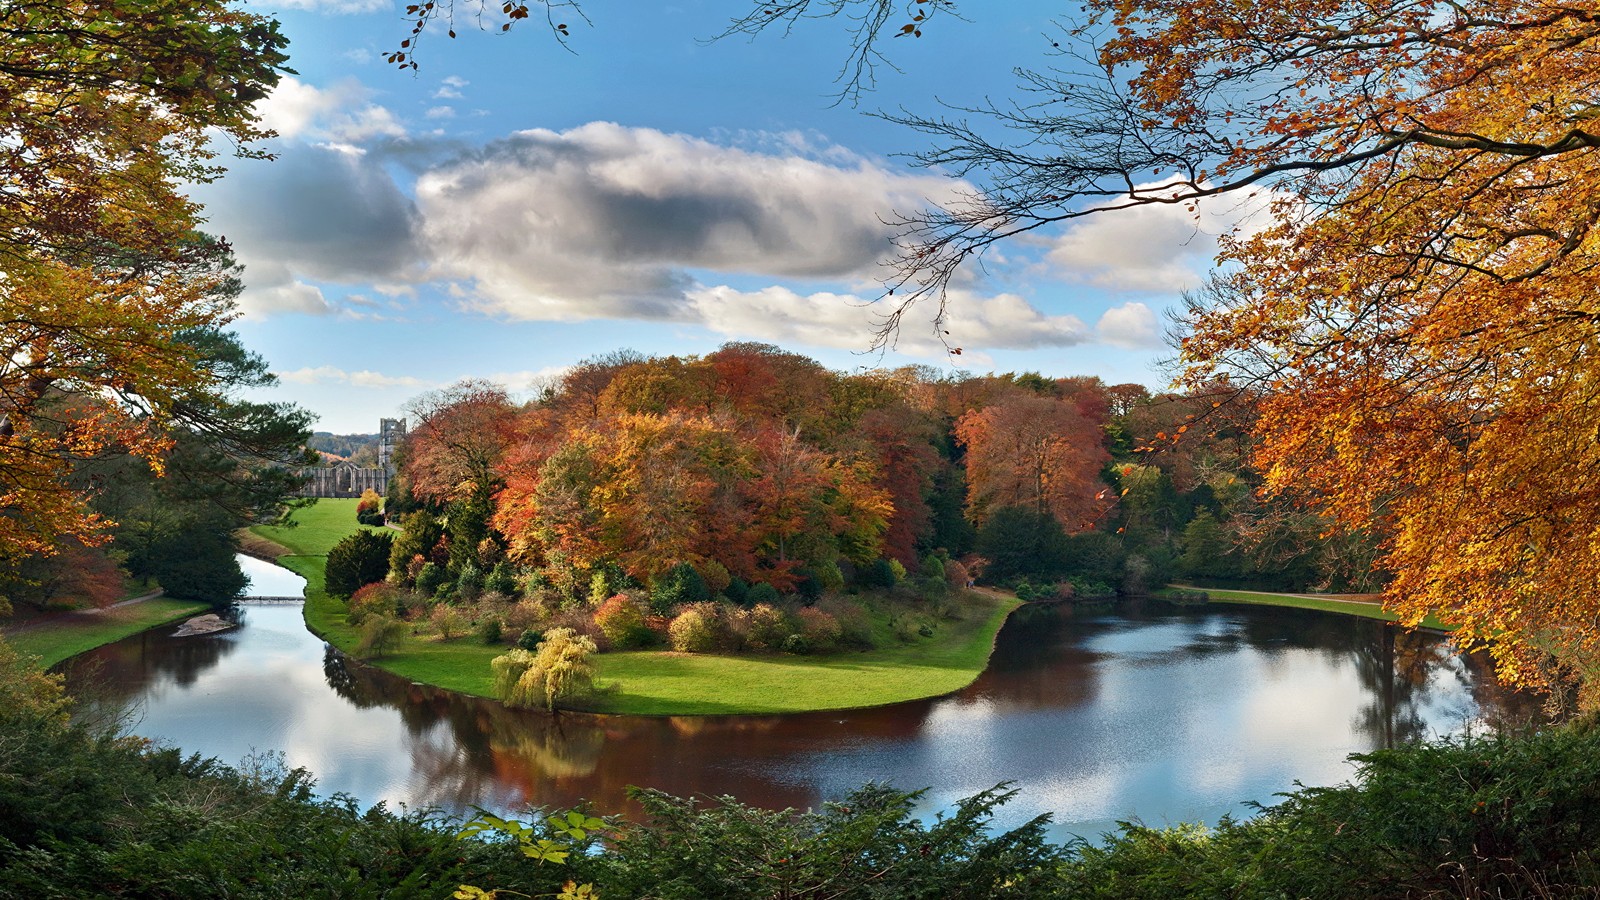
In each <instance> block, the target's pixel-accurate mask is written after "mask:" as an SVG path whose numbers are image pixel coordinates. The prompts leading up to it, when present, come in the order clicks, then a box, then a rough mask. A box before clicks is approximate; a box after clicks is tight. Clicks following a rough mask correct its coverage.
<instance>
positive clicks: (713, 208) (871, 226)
mask: <svg viewBox="0 0 1600 900" xmlns="http://www.w3.org/2000/svg"><path fill="white" fill-rule="evenodd" d="M950 191H951V185H950V182H949V181H947V180H946V179H942V178H931V177H925V176H908V175H902V174H899V173H895V172H891V171H889V170H887V169H884V168H882V167H880V166H877V165H874V164H872V163H869V162H866V161H862V160H856V161H854V163H853V164H850V165H840V164H832V163H827V162H820V161H816V160H813V159H811V158H808V157H806V156H800V155H773V154H763V153H755V152H750V151H746V150H740V149H735V148H730V147H725V146H720V145H716V144H712V143H710V142H707V141H704V140H700V139H696V138H692V137H687V136H684V135H677V134H666V133H663V132H660V131H654V130H651V129H645V128H625V127H623V126H620V125H615V124H611V123H604V122H597V123H591V124H589V125H584V126H582V127H579V128H576V129H572V130H570V131H566V132H554V131H545V130H537V131H526V132H521V133H519V134H516V135H514V136H512V137H510V138H507V139H504V140H501V141H498V142H495V143H493V144H490V145H489V146H487V147H485V148H483V149H482V150H481V151H478V152H476V153H473V154H470V155H467V156H463V157H462V158H460V159H457V160H455V161H452V162H449V163H445V164H443V165H440V166H438V167H436V168H434V169H432V170H430V171H428V172H425V173H423V174H422V175H421V176H420V177H419V178H418V181H417V188H416V193H417V203H418V207H419V209H420V210H421V213H422V217H423V221H424V223H425V226H426V231H425V235H426V240H427V242H428V244H429V246H431V247H433V248H434V252H435V257H434V260H435V271H436V273H437V274H438V275H440V276H441V277H446V278H451V279H454V280H458V281H461V282H466V283H470V284H471V286H472V288H473V292H474V293H475V295H476V298H477V299H476V303H475V305H476V306H477V308H478V309H480V310H483V311H486V312H492V313H496V314H501V315H506V316H509V317H512V318H520V319H580V318H596V317H633V318H651V319H682V318H684V317H685V316H686V314H687V310H686V308H685V304H684V295H685V292H686V291H687V290H689V289H690V288H691V287H692V285H693V281H692V279H691V278H690V276H689V275H688V270H691V269H702V270H711V271H717V272H743V273H759V274H763V275H770V276H790V277H806V278H823V277H826V278H847V277H858V276H860V275H862V274H865V273H869V272H871V271H872V270H873V269H874V267H875V264H876V263H877V262H878V260H879V259H880V258H881V257H882V255H883V254H884V253H885V251H886V250H887V248H888V239H889V235H890V229H889V228H888V227H887V226H885V225H884V224H883V223H882V221H881V219H882V218H884V217H887V216H890V215H892V213H893V212H894V211H895V210H897V209H898V210H903V211H910V210H915V209H919V208H921V207H922V206H923V205H925V204H926V203H927V200H928V198H929V197H930V196H933V197H937V196H942V195H947V194H948V193H949V192H950Z"/></svg>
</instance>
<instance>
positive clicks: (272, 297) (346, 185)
mask: <svg viewBox="0 0 1600 900" xmlns="http://www.w3.org/2000/svg"><path fill="white" fill-rule="evenodd" d="M248 174H249V177H234V178H224V179H222V180H221V181H218V182H216V183H213V184H209V185H203V186H200V187H199V188H197V189H196V191H195V193H196V196H197V197H198V198H199V199H200V200H201V201H202V202H204V203H205V205H206V207H207V211H208V213H209V215H210V221H209V223H208V225H207V229H208V230H209V231H212V232H214V233H216V234H220V235H222V236H224V237H226V238H228V240H229V241H230V242H232V243H233V245H234V247H235V249H236V252H237V254H238V256H239V260H240V261H241V262H242V263H244V266H245V284H246V291H245V294H244V296H243V297H241V300H240V302H241V306H242V307H243V308H244V310H245V312H246V314H247V315H252V316H257V317H259V316H263V315H268V314H271V313H274V312H318V311H320V312H327V311H329V304H328V303H327V301H326V300H325V299H323V297H322V294H321V292H320V291H317V290H316V289H315V288H312V287H310V286H309V285H307V284H305V283H304V282H306V281H323V282H337V283H354V282H378V283H379V284H383V283H386V282H403V281H405V280H406V278H407V277H408V274H407V273H408V271H409V270H410V269H411V268H412V267H413V265H414V260H415V259H416V255H417V253H418V250H417V246H416V236H415V230H416V209H415V207H414V205H413V204H412V202H411V200H410V199H409V198H407V197H406V196H405V195H404V194H403V193H401V191H400V189H399V187H398V186H397V185H396V184H395V183H394V180H393V179H392V178H391V177H390V176H389V175H388V174H387V173H386V172H385V171H384V169H383V167H382V163H381V161H379V160H376V159H372V158H370V157H369V156H367V155H363V154H351V153H346V152H342V151H340V150H339V149H337V148H333V147H297V148H295V149H294V151H293V152H286V153H284V154H283V155H282V156H281V157H280V158H279V159H278V160H276V161H275V162H272V163H270V164H259V163H258V164H253V165H252V166H251V167H250V169H249V170H248ZM295 285H299V286H298V287H292V286H295ZM291 288H292V289H291ZM312 291H315V292H316V293H315V297H313V296H312V294H311V292H312Z"/></svg>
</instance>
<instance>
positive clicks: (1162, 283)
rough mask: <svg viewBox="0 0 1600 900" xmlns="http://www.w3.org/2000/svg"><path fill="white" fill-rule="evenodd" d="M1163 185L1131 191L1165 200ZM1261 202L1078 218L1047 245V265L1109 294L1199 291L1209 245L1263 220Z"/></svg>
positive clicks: (1167, 192)
mask: <svg viewBox="0 0 1600 900" xmlns="http://www.w3.org/2000/svg"><path fill="white" fill-rule="evenodd" d="M1170 185H1171V181H1170V179H1169V180H1166V181H1160V182H1153V183H1150V184H1142V185H1138V186H1137V187H1136V188H1135V193H1136V194H1137V195H1140V196H1144V197H1171V196H1173V194H1172V188H1171V186H1170ZM1266 206H1267V200H1266V199H1265V197H1264V195H1261V196H1260V198H1259V199H1258V196H1249V197H1243V196H1241V197H1233V196H1227V195H1222V196H1217V197H1209V198H1206V199H1204V200H1201V201H1199V202H1198V204H1196V205H1194V208H1190V205H1186V204H1184V203H1165V202H1156V203H1149V204H1146V205H1142V206H1133V207H1129V208H1126V209H1117V210H1106V211H1104V212H1100V213H1096V214H1095V215H1092V216H1089V217H1087V218H1083V219H1079V220H1078V221H1077V222H1076V223H1075V224H1074V225H1073V226H1072V227H1070V228H1068V229H1067V230H1066V231H1065V232H1064V233H1063V234H1062V235H1061V236H1060V237H1059V238H1057V239H1056V240H1055V241H1054V242H1053V246H1051V248H1050V250H1049V252H1048V254H1047V259H1048V260H1049V262H1050V263H1052V264H1053V265H1054V266H1055V267H1056V268H1057V269H1059V270H1060V271H1062V272H1063V273H1065V274H1066V275H1068V276H1069V277H1071V278H1074V279H1076V280H1078V281H1082V282H1085V283H1088V284H1093V285H1096V286H1099V287H1105V288H1111V289H1114V290H1127V291H1143V292H1149V293H1169V294H1171V293H1179V292H1182V291H1186V290H1191V289H1193V288H1196V287H1198V286H1199V285H1200V283H1201V281H1202V280H1203V279H1204V278H1205V274H1206V272H1207V271H1208V270H1209V269H1210V268H1211V264H1212V261H1213V260H1214V259H1215V258H1216V255H1217V238H1218V237H1219V236H1221V235H1224V234H1230V233H1240V234H1243V233H1247V232H1249V231H1250V230H1252V229H1255V228H1258V227H1260V226H1261V224H1262V223H1263V221H1264V220H1265V219H1266Z"/></svg>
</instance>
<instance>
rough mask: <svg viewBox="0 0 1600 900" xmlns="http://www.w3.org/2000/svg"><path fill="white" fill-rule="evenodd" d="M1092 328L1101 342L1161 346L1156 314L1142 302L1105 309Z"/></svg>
mask: <svg viewBox="0 0 1600 900" xmlns="http://www.w3.org/2000/svg"><path fill="white" fill-rule="evenodd" d="M1094 330H1095V334H1097V335H1099V338H1100V341H1101V342H1102V343H1106V344H1111V345H1112V346H1115V347H1127V348H1129V349H1146V348H1150V347H1159V346H1161V333H1160V329H1158V328H1157V327H1156V314H1155V313H1154V312H1152V311H1151V310H1150V307H1148V306H1145V305H1144V304H1143V303H1124V304H1123V305H1121V306H1116V307H1112V308H1111V309H1108V310H1106V311H1105V312H1104V313H1103V314H1102V315H1101V316H1100V321H1099V322H1098V323H1096V324H1095V328H1094Z"/></svg>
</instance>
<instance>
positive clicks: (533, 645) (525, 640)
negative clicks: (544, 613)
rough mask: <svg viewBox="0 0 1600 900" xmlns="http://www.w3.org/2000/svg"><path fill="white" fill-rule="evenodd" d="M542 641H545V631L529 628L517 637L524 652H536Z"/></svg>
mask: <svg viewBox="0 0 1600 900" xmlns="http://www.w3.org/2000/svg"><path fill="white" fill-rule="evenodd" d="M542 640H544V629H542V628H529V629H526V630H524V631H523V632H522V633H521V634H519V635H517V646H518V647H521V648H522V649H524V650H534V649H537V648H538V646H539V642H540V641H542Z"/></svg>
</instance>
